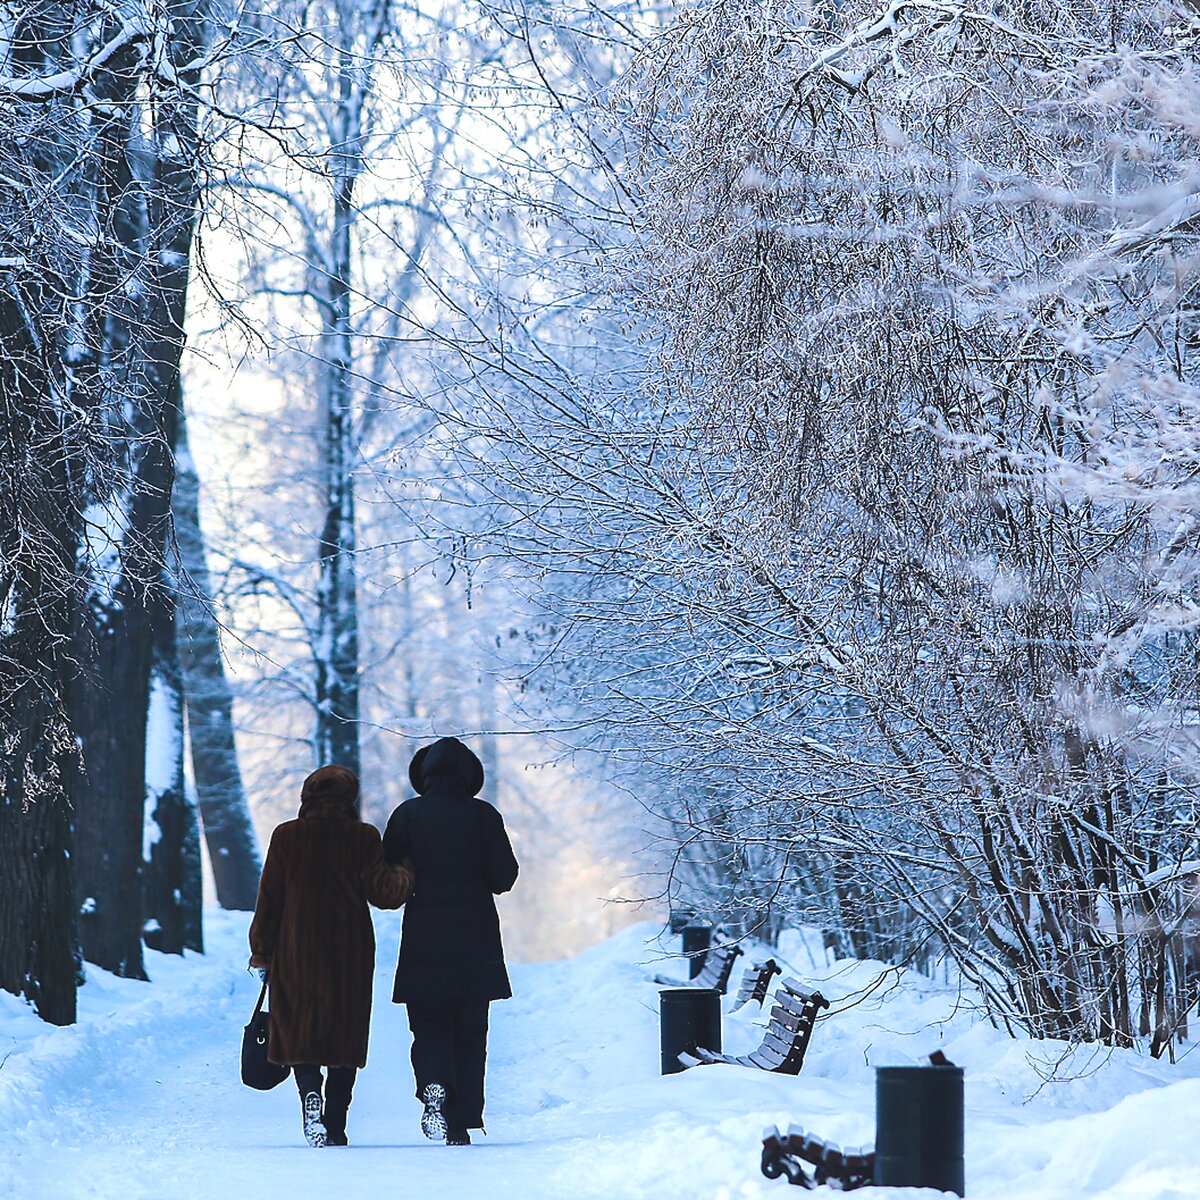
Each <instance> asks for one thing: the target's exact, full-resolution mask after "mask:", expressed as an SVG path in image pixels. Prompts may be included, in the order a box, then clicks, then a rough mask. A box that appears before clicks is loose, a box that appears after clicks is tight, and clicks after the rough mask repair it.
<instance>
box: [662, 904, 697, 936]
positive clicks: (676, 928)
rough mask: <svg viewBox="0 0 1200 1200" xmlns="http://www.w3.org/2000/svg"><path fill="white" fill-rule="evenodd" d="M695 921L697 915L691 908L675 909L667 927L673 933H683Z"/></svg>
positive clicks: (668, 919)
mask: <svg viewBox="0 0 1200 1200" xmlns="http://www.w3.org/2000/svg"><path fill="white" fill-rule="evenodd" d="M695 919H696V914H695V913H694V912H693V911H692V910H691V909H690V908H673V909H671V913H670V916H669V917H668V918H667V925H668V926H669V928H670V930H671V932H672V933H682V932H683V931H684V929H685V928H687V926H689V925H690V924H691V923H692V922H693V921H694V920H695Z"/></svg>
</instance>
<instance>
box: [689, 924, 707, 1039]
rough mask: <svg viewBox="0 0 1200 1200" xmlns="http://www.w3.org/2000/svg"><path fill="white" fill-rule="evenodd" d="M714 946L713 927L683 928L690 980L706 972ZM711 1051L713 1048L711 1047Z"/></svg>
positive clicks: (694, 926) (696, 926) (691, 926)
mask: <svg viewBox="0 0 1200 1200" xmlns="http://www.w3.org/2000/svg"><path fill="white" fill-rule="evenodd" d="M711 944H712V926H711V925H685V926H684V928H683V953H684V954H685V955H686V956H687V960H688V978H689V979H695V978H696V976H697V975H699V974H700V972H701V971H703V970H704V960H705V959H706V958H707V957H708V948H709V946H710V945H711ZM709 1049H710V1050H711V1049H712V1047H711V1046H710V1047H709Z"/></svg>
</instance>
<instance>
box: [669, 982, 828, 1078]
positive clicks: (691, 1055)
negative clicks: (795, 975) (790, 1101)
mask: <svg viewBox="0 0 1200 1200" xmlns="http://www.w3.org/2000/svg"><path fill="white" fill-rule="evenodd" d="M828 1007H829V1001H828V1000H826V999H825V997H824V996H822V995H821V993H820V992H806V991H805V990H804V986H803V985H802V984H801V983H800V982H799V980H796V979H785V980H783V982H782V983H780V985H779V987H777V988H776V989H775V1003H774V1004H773V1005H772V1006H771V1019H770V1020H769V1021H768V1022H767V1030H766V1033H765V1034H764V1035H763V1040H762V1045H760V1046H759V1047H758V1049H757V1050H752V1051H751V1052H750V1053H749V1054H714V1053H713V1052H712V1051H711V1050H705V1049H704V1048H703V1047H697V1049H696V1050H695V1051H694V1052H689V1051H686V1050H685V1051H684V1052H683V1053H682V1054H681V1055H680V1056H679V1061H680V1062H681V1063H683V1065H684V1066H685V1067H699V1066H702V1065H705V1064H708V1063H734V1064H736V1065H737V1066H741V1067H757V1068H758V1069H759V1070H760V1071H774V1072H776V1073H777V1074H779V1075H799V1074H800V1068H801V1067H802V1066H803V1065H804V1055H805V1052H806V1051H807V1050H808V1042H809V1039H810V1038H811V1037H812V1031H813V1025H814V1024H815V1023H816V1020H817V1014H818V1013H820V1011H821V1009H823V1008H828Z"/></svg>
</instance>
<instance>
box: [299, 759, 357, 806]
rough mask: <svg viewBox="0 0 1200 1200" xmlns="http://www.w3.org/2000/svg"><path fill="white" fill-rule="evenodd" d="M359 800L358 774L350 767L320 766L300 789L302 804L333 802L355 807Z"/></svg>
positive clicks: (313, 804)
mask: <svg viewBox="0 0 1200 1200" xmlns="http://www.w3.org/2000/svg"><path fill="white" fill-rule="evenodd" d="M357 800H358V776H357V775H355V773H354V772H353V771H351V770H350V768H349V767H339V766H336V765H331V766H328V767H318V768H317V770H315V771H314V772H313V773H312V774H311V775H310V776H309V777H308V778H307V779H306V780H305V781H304V786H303V787H302V788H301V789H300V804H301V807H303V806H304V805H312V806H313V807H316V806H317V805H325V804H333V805H346V806H349V807H350V808H353V807H354V804H355V802H356V801H357Z"/></svg>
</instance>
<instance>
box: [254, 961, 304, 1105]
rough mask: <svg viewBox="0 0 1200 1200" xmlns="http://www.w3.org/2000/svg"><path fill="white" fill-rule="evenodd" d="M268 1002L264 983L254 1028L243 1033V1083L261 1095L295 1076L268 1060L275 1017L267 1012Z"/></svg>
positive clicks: (256, 1007) (259, 996)
mask: <svg viewBox="0 0 1200 1200" xmlns="http://www.w3.org/2000/svg"><path fill="white" fill-rule="evenodd" d="M266 998H267V981H266V979H263V985H262V991H261V992H259V993H258V1003H257V1004H256V1005H255V1006H254V1012H253V1014H252V1015H251V1017H250V1024H249V1025H247V1026H246V1028H245V1029H243V1030H242V1082H243V1083H244V1084H245V1085H246V1086H247V1087H251V1088H254V1089H255V1090H256V1091H260V1092H269V1091H270V1090H271V1089H272V1088H273V1087H277V1086H278V1085H279V1084H281V1083H282V1082H283V1081H284V1080H285V1079H286V1078H287V1077H288V1076H289V1075H290V1074H291V1073H292V1068H291V1067H281V1066H280V1065H279V1064H278V1063H273V1062H271V1060H270V1059H269V1058H267V1037H268V1034H269V1032H270V1028H271V1017H270V1014H269V1013H266V1012H264V1011H263V1001H264V1000H265V999H266Z"/></svg>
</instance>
